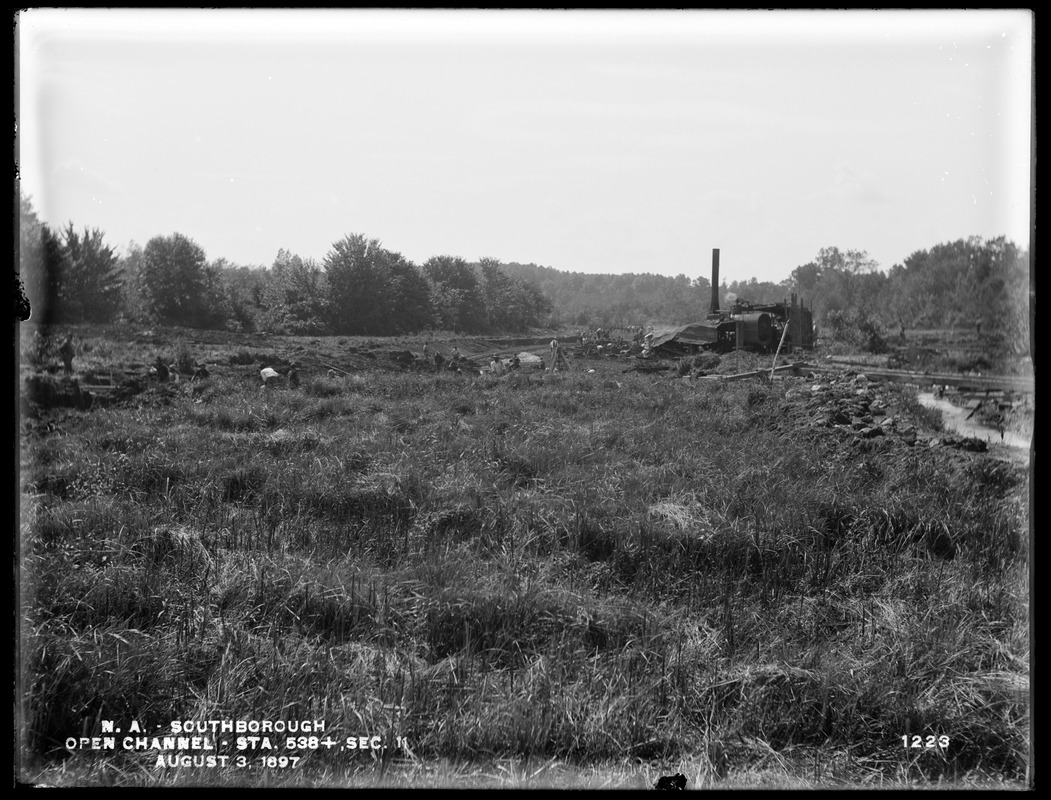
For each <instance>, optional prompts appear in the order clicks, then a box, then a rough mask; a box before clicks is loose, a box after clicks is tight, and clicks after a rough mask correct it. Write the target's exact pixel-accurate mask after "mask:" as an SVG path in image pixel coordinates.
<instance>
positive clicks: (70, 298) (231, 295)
mask: <svg viewBox="0 0 1051 800" xmlns="http://www.w3.org/2000/svg"><path fill="white" fill-rule="evenodd" d="M20 201H21V208H20V227H19V231H20V234H19V273H20V276H21V278H22V280H23V281H24V284H25V289H26V293H27V295H28V297H29V301H30V303H31V305H32V308H33V318H34V319H36V320H37V321H38V322H41V323H42V324H44V325H49V324H55V323H78V322H115V321H121V320H124V321H135V322H152V323H157V324H165V325H179V326H185V327H192V328H211V329H225V330H240V331H266V332H270V333H278V334H291V335H306V334H310V335H324V334H334V335H369V336H385V335H395V334H405V333H415V332H419V331H423V330H428V329H437V330H448V331H458V332H462V333H491V332H503V331H506V332H514V331H524V330H527V329H529V328H531V327H535V326H538V325H541V324H544V323H546V322H547V317H548V315H549V313H550V310H551V303H550V301H549V300H548V298H547V297H546V296H545V295H544V294H543V292H542V291H540V289H539V288H538V287H537V286H536V285H535V284H534V283H531V282H530V281H528V280H525V279H523V278H518V277H514V276H511V275H508V274H507V273H506V272H505V271H504V269H503V265H502V264H501V263H500V262H499V261H497V260H496V259H492V258H485V259H482V260H481V261H480V262H478V263H474V264H472V263H468V262H467V261H465V260H464V259H462V258H458V257H454V256H435V257H433V258H430V259H428V260H427V261H426V263H424V264H423V265H422V267H418V266H416V265H415V264H413V263H412V262H410V261H408V260H407V259H405V258H404V257H403V256H402V255H401V254H400V253H396V252H393V251H391V250H388V249H386V248H384V247H382V246H381V245H380V243H379V242H378V241H377V240H375V239H369V238H367V237H365V236H364V235H361V234H350V235H347V236H345V237H344V238H343V239H341V240H340V241H338V242H336V243H334V244H333V245H332V248H331V249H330V250H329V252H328V253H327V254H326V256H325V258H324V260H323V261H322V263H320V264H318V263H316V262H315V261H313V260H312V259H304V258H301V257H300V256H298V255H295V254H294V253H290V252H288V251H285V250H280V251H278V254H277V257H276V258H275V260H274V263H273V265H271V266H270V267H269V268H259V267H247V266H239V265H235V264H231V263H230V262H228V261H227V260H226V259H222V258H220V259H218V260H214V261H209V260H208V259H207V257H206V255H205V252H204V250H203V249H202V248H201V247H200V246H199V245H198V244H196V243H195V242H194V241H193V240H191V239H189V238H187V237H186V236H184V235H182V234H179V233H174V234H172V235H170V236H156V237H154V238H153V239H151V240H150V241H149V242H147V243H146V246H145V247H140V246H138V245H136V244H132V245H131V246H130V247H129V248H128V252H127V253H125V254H123V255H119V256H118V254H117V253H116V251H115V250H114V249H113V247H112V246H110V245H108V244H107V243H106V242H105V240H104V234H103V233H102V232H101V231H99V230H97V229H96V230H88V229H85V230H84V231H82V232H80V231H78V230H77V229H76V228H75V227H74V226H73V224H72V223H69V224H68V225H67V227H65V228H63V229H61V230H58V231H53V230H52V229H51V228H50V226H48V225H47V224H46V223H43V222H41V221H40V220H39V218H38V217H37V215H36V212H35V211H34V210H33V207H32V203H31V202H30V200H29V199H28V198H25V197H20Z"/></svg>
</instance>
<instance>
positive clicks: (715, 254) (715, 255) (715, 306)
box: [712, 248, 719, 314]
mask: <svg viewBox="0 0 1051 800" xmlns="http://www.w3.org/2000/svg"><path fill="white" fill-rule="evenodd" d="M712 313H713V314H718V313H719V248H714V249H713V250H712Z"/></svg>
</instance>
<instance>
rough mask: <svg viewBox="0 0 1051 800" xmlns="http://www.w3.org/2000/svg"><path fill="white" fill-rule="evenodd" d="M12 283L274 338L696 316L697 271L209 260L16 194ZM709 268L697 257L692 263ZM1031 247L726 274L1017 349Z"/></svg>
mask: <svg viewBox="0 0 1051 800" xmlns="http://www.w3.org/2000/svg"><path fill="white" fill-rule="evenodd" d="M19 201H20V220H19V222H20V225H19V241H18V248H19V253H18V269H19V280H21V281H22V282H23V283H24V286H25V291H26V294H27V295H28V298H29V301H30V304H31V306H32V309H33V319H34V320H36V321H37V322H39V323H41V324H44V325H49V324H54V323H78V322H103V321H107V322H112V321H127V322H136V323H149V322H154V323H158V324H168V325H182V326H186V327H196V328H218V329H227V330H241V331H265V332H269V333H276V334H312V335H324V334H335V335H377V336H379V335H392V334H405V333H418V332H421V331H427V330H442V331H455V332H459V333H514V332H524V331H527V330H530V329H533V328H540V327H542V328H547V329H551V328H556V329H558V328H566V327H594V326H603V327H618V326H628V325H646V326H662V325H676V324H683V323H687V322H691V321H695V320H697V319H699V318H702V317H703V316H704V315H705V314H706V313H707V311H708V308H709V306H710V301H711V282H710V280H709V278H708V276H707V275H706V274H705V275H699V276H696V277H693V278H690V277H688V276H686V275H677V276H675V277H669V276H663V275H655V274H650V273H642V274H625V275H601V274H583V273H578V272H567V271H563V270H558V269H554V268H551V267H546V266H538V265H536V264H521V263H517V262H511V263H503V262H501V261H499V260H497V259H495V258H483V259H481V260H480V261H477V262H469V261H467V260H465V259H463V258H460V257H457V256H449V255H440V256H434V257H432V258H429V259H428V260H427V261H426V262H424V263H423V264H422V265H416V264H414V263H412V262H411V261H408V260H407V259H406V258H404V257H403V256H402V255H401V254H400V253H397V252H394V251H392V250H389V249H387V248H385V247H383V246H382V245H381V243H380V242H378V241H377V240H375V239H370V238H368V237H367V236H365V235H363V234H360V233H354V234H348V235H346V236H345V237H344V238H343V239H341V240H340V241H337V242H335V243H334V244H333V245H332V246H331V248H330V249H329V251H328V253H327V254H326V255H325V257H324V259H323V260H322V262H321V263H317V262H315V261H314V260H312V259H309V258H302V257H300V256H298V255H296V254H294V253H291V252H288V251H286V250H280V251H279V252H278V253H277V256H276V257H275V259H274V262H273V264H271V265H269V266H262V265H238V264H232V263H230V262H229V261H227V260H226V259H224V258H218V259H215V260H212V261H209V260H208V258H207V256H206V254H205V252H204V250H203V249H202V248H201V247H200V246H199V245H198V244H196V243H195V242H194V241H193V240H192V239H190V238H188V237H186V236H184V235H183V234H180V233H173V234H171V235H166V236H161V235H159V236H155V237H154V238H152V239H150V240H149V241H148V242H147V243H146V245H145V246H140V245H138V244H135V243H132V244H130V245H129V246H128V247H127V248H126V249H125V251H124V252H123V253H118V252H117V250H116V249H115V248H114V247H113V246H112V245H111V244H108V243H107V242H106V241H105V234H104V233H103V232H102V231H99V230H97V229H93V230H88V229H86V228H85V229H84V230H82V231H78V230H77V228H76V227H75V226H74V225H73V223H72V222H70V223H68V224H67V225H66V227H64V228H62V229H59V230H53V229H52V228H51V227H50V226H49V225H48V224H47V223H44V222H42V221H40V219H39V218H38V216H37V214H36V212H35V210H34V209H33V206H32V202H31V200H30V198H28V197H25V196H23V195H21V194H20V195H19ZM704 271H705V272H707V269H705V270H704ZM1029 286H1030V275H1029V254H1028V252H1027V251H1023V250H1020V249H1019V248H1018V247H1017V246H1016V245H1015V244H1013V243H1011V242H1008V241H1006V240H1005V239H1004V238H1003V237H1000V238H996V239H991V240H983V239H980V238H978V237H972V238H970V239H967V240H959V241H956V242H947V243H943V244H938V245H935V246H934V247H932V248H931V249H930V250H921V251H917V252H915V253H913V254H912V255H910V256H909V257H908V258H906V259H905V261H904V263H903V264H895V265H894V266H892V267H891V268H890V269H889V270H887V271H883V270H881V268H880V266H879V265H878V264H877V263H876V262H874V261H873V260H872V259H870V258H869V257H868V255H867V253H865V252H864V251H858V250H840V249H839V248H838V247H827V248H823V249H821V250H820V251H819V252H818V254H817V256H816V257H815V259H814V260H813V261H811V262H809V263H807V264H802V265H799V266H797V267H795V268H794V269H792V270H791V272H790V274H789V275H788V277H786V278H785V279H784V280H782V281H781V282H780V283H771V282H768V281H758V280H756V279H755V278H751V279H750V280H747V281H741V280H734V281H731V282H722V284H721V286H720V287H719V294H720V306H721V307H722V308H728V307H729V306H730V305H731V304H732V302H733V300H734V299H735V298H740V299H742V300H748V301H750V302H752V303H765V302H777V301H780V300H783V299H786V298H788V296H789V295H790V294H791V293H793V292H795V293H796V294H797V295H798V296H799V297H800V298H801V299H802V300H803V301H804V302H805V303H807V304H808V305H810V306H812V308H813V311H814V318H815V320H816V322H817V324H818V325H819V326H820V327H821V329H822V331H823V333H824V335H825V336H826V337H829V338H832V339H844V338H849V337H850V336H855V337H856V336H857V334H858V332H859V331H863V332H865V334H866V335H865V337H864V340H863V341H862V342H861V343H862V344H864V343H865V342H868V343H873V342H879V341H880V340H881V338H882V335H883V333H884V332H892V333H896V332H897V331H898V330H899V329H903V328H953V327H964V326H971V327H976V326H980V327H981V330H983V331H984V332H985V334H986V335H987V336H988V337H990V339H989V340H990V341H993V342H999V343H1001V344H1003V345H1004V346H1007V347H1009V348H1011V349H1013V350H1015V351H1022V352H1024V351H1026V350H1028V347H1029V336H1028V323H1029Z"/></svg>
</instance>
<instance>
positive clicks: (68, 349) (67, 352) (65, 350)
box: [58, 336, 76, 375]
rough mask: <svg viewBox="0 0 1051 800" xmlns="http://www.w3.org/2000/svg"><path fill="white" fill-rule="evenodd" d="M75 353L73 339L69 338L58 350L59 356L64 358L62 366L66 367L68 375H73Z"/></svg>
mask: <svg viewBox="0 0 1051 800" xmlns="http://www.w3.org/2000/svg"><path fill="white" fill-rule="evenodd" d="M75 352H76V351H75V349H74V347H73V337H72V336H67V337H66V338H65V340H64V341H63V342H62V346H61V347H60V348H58V354H59V355H60V356H62V366H63V367H65V370H66V374H67V375H72V374H73V355H74V353H75Z"/></svg>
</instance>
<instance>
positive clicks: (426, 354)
mask: <svg viewBox="0 0 1051 800" xmlns="http://www.w3.org/2000/svg"><path fill="white" fill-rule="evenodd" d="M423 360H424V362H426V363H428V364H429V363H431V346H430V344H429V343H427V342H424V343H423Z"/></svg>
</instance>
